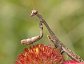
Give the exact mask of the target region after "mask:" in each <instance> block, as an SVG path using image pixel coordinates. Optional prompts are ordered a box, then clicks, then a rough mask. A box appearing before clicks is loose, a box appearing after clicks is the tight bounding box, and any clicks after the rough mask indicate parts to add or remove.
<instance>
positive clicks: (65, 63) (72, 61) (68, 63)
mask: <svg viewBox="0 0 84 64" xmlns="http://www.w3.org/2000/svg"><path fill="white" fill-rule="evenodd" d="M63 64H84V62H77V61H75V60H68V61H65V62H64V63H63Z"/></svg>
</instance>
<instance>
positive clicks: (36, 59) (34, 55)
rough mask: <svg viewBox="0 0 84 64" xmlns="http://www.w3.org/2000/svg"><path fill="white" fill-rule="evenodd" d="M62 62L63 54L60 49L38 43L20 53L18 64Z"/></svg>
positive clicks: (57, 63) (58, 63) (55, 63)
mask: <svg viewBox="0 0 84 64" xmlns="http://www.w3.org/2000/svg"><path fill="white" fill-rule="evenodd" d="M62 62H63V56H62V55H61V53H60V51H59V50H58V49H54V48H51V47H49V46H45V45H43V44H38V45H35V46H33V47H31V48H30V49H28V48H26V49H25V50H24V52H22V53H21V54H19V56H18V57H17V61H16V64H61V63H62Z"/></svg>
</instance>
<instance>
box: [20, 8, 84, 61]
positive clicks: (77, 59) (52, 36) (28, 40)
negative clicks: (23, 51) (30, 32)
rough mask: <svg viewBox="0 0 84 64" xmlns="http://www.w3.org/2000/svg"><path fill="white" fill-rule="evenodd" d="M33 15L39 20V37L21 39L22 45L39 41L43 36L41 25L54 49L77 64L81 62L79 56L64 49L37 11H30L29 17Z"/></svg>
mask: <svg viewBox="0 0 84 64" xmlns="http://www.w3.org/2000/svg"><path fill="white" fill-rule="evenodd" d="M35 15H36V16H37V17H38V18H39V19H40V29H41V32H40V33H41V35H39V36H35V37H32V38H29V39H23V40H21V43H22V44H31V43H33V42H36V41H37V40H39V39H41V38H42V36H43V24H44V25H45V26H46V28H47V29H48V31H49V33H50V36H49V39H50V40H51V41H52V42H53V43H54V45H55V47H56V48H57V47H59V48H60V49H61V51H62V52H65V53H66V54H67V55H68V56H69V57H70V58H72V59H74V60H76V61H78V62H81V61H83V60H82V59H81V58H80V56H78V55H76V54H75V53H73V52H72V51H71V50H70V49H69V48H67V47H65V45H64V44H63V43H62V42H61V41H60V40H59V39H58V38H57V37H56V36H55V34H54V33H53V31H52V30H51V29H50V27H49V26H48V24H47V23H46V21H45V20H44V19H43V17H42V16H41V15H40V14H39V13H38V11H36V10H32V13H31V16H35Z"/></svg>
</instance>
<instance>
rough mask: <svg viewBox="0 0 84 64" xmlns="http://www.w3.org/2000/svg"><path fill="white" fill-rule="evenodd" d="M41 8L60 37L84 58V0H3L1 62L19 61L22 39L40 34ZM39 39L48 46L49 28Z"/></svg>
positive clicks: (8, 63)
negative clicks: (37, 15) (37, 12)
mask: <svg viewBox="0 0 84 64" xmlns="http://www.w3.org/2000/svg"><path fill="white" fill-rule="evenodd" d="M32 9H37V10H38V11H39V12H40V13H41V14H42V15H43V16H44V18H45V19H46V21H47V23H48V24H49V26H50V27H51V29H52V30H53V31H54V33H55V34H56V35H57V36H58V38H59V39H60V40H61V41H62V42H63V43H64V44H65V45H66V46H67V47H69V48H70V49H72V50H73V51H74V52H76V53H77V54H78V55H80V56H81V57H82V58H83V59H84V0H0V64H15V60H16V57H17V55H18V54H19V53H20V52H22V51H23V49H24V48H25V47H28V46H25V45H21V44H20V40H21V39H24V38H28V37H32V36H35V35H38V34H39V28H38V19H37V18H36V17H33V18H31V17H30V13H31V10H32ZM44 33H45V34H44V37H43V38H42V39H41V40H40V41H38V42H36V43H35V44H37V43H39V42H41V43H44V44H47V45H52V43H51V42H50V41H49V40H48V39H47V35H48V31H47V30H46V28H45V27H44Z"/></svg>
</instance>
